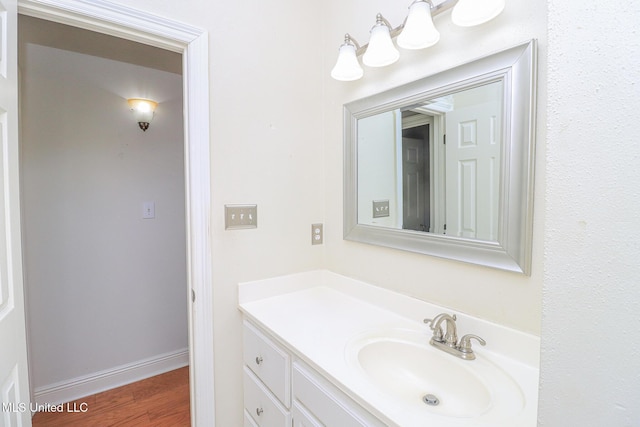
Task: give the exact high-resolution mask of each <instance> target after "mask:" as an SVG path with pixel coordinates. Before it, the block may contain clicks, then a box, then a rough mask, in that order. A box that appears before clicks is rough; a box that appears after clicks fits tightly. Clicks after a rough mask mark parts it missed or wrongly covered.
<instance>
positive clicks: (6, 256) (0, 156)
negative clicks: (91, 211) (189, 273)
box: [0, 0, 31, 427]
mask: <svg viewBox="0 0 640 427" xmlns="http://www.w3.org/2000/svg"><path fill="white" fill-rule="evenodd" d="M16 3H17V2H16V0H0V26H1V28H0V165H1V166H0V167H1V171H2V173H1V174H0V182H1V183H2V185H1V186H0V396H1V397H2V407H1V408H0V426H1V427H14V426H30V425H31V412H30V404H29V382H28V374H27V344H26V335H25V315H24V297H23V286H22V258H21V256H22V254H21V241H20V239H21V236H20V198H19V195H20V193H19V181H18V179H19V173H18V165H19V163H18V57H17V49H18V34H17V18H18V16H17V9H16Z"/></svg>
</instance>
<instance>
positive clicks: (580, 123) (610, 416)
mask: <svg viewBox="0 0 640 427" xmlns="http://www.w3.org/2000/svg"><path fill="white" fill-rule="evenodd" d="M548 7H549V59H548V62H549V73H548V77H547V80H548V82H549V102H548V112H547V116H548V122H547V126H548V131H547V132H548V138H547V141H546V143H547V192H546V210H545V212H544V215H545V219H546V220H545V222H546V229H547V232H546V233H545V235H544V245H545V258H544V259H545V272H544V290H543V291H544V299H543V327H542V367H541V371H542V372H541V387H540V393H541V395H540V396H541V397H540V416H539V420H540V425H542V426H550V427H553V426H560V425H576V426H577V425H579V426H587V427H590V426H593V427H598V426H605V425H609V426H625V427H631V426H638V425H640V405H639V404H638V398H639V397H640V357H638V355H639V354H640V340H639V339H638V338H639V337H640V332H639V331H640V314H639V313H640V286H639V280H640V264H639V263H638V255H639V254H640V226H639V225H638V213H639V212H640V168H639V167H638V160H639V159H640V145H639V144H638V138H637V135H638V134H639V133H640V121H639V120H638V111H639V110H640V36H639V34H638V22H640V3H638V2H633V1H630V2H627V1H611V2H608V3H606V4H604V3H593V4H587V3H584V2H581V1H577V0H571V1H567V0H549V1H548Z"/></svg>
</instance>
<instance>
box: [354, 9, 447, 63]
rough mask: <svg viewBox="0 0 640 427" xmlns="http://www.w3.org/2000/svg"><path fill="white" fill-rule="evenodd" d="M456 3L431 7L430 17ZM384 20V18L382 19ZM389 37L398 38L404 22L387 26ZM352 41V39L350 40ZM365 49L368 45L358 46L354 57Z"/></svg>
mask: <svg viewBox="0 0 640 427" xmlns="http://www.w3.org/2000/svg"><path fill="white" fill-rule="evenodd" d="M456 3H458V0H445V1H443V2H442V3H440V4H438V5H436V6H433V7H432V8H431V16H432V17H435V16H438V15H440V14H441V13H444V12H446V11H447V10H449V9H452V8H453V6H455V5H456ZM383 19H384V18H383ZM384 21H385V23H387V24H388V23H389V21H387V20H386V19H384ZM389 28H390V30H389V35H390V36H391V38H394V37H396V36H398V35H399V34H400V33H401V32H402V29H403V28H404V22H403V23H402V24H400V25H398V26H397V27H395V28H391V25H389ZM351 40H352V41H353V38H352V39H351ZM367 47H369V43H367V44H364V45H362V46H358V47H357V49H356V56H360V55H362V54H364V52H365V51H366V50H367Z"/></svg>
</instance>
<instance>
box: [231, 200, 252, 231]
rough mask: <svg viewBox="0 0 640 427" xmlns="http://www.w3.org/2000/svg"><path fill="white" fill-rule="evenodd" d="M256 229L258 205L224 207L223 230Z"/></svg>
mask: <svg viewBox="0 0 640 427" xmlns="http://www.w3.org/2000/svg"><path fill="white" fill-rule="evenodd" d="M257 227H258V205H224V229H225V230H234V229H243V228H257Z"/></svg>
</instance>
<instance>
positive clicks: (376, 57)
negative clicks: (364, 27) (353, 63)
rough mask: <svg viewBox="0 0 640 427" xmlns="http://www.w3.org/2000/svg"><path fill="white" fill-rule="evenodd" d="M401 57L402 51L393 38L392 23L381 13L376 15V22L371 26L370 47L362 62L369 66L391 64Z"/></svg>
mask: <svg viewBox="0 0 640 427" xmlns="http://www.w3.org/2000/svg"><path fill="white" fill-rule="evenodd" d="M398 58H400V52H398V49H396V47H395V46H394V45H393V40H391V25H390V24H389V21H387V20H386V19H384V18H383V17H382V15H381V14H378V15H377V16H376V24H375V25H374V26H373V28H371V40H369V47H367V51H366V52H365V53H364V55H363V56H362V62H363V63H364V65H368V66H369V67H384V66H387V65H391V64H393V63H394V62H396V61H397V60H398Z"/></svg>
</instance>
